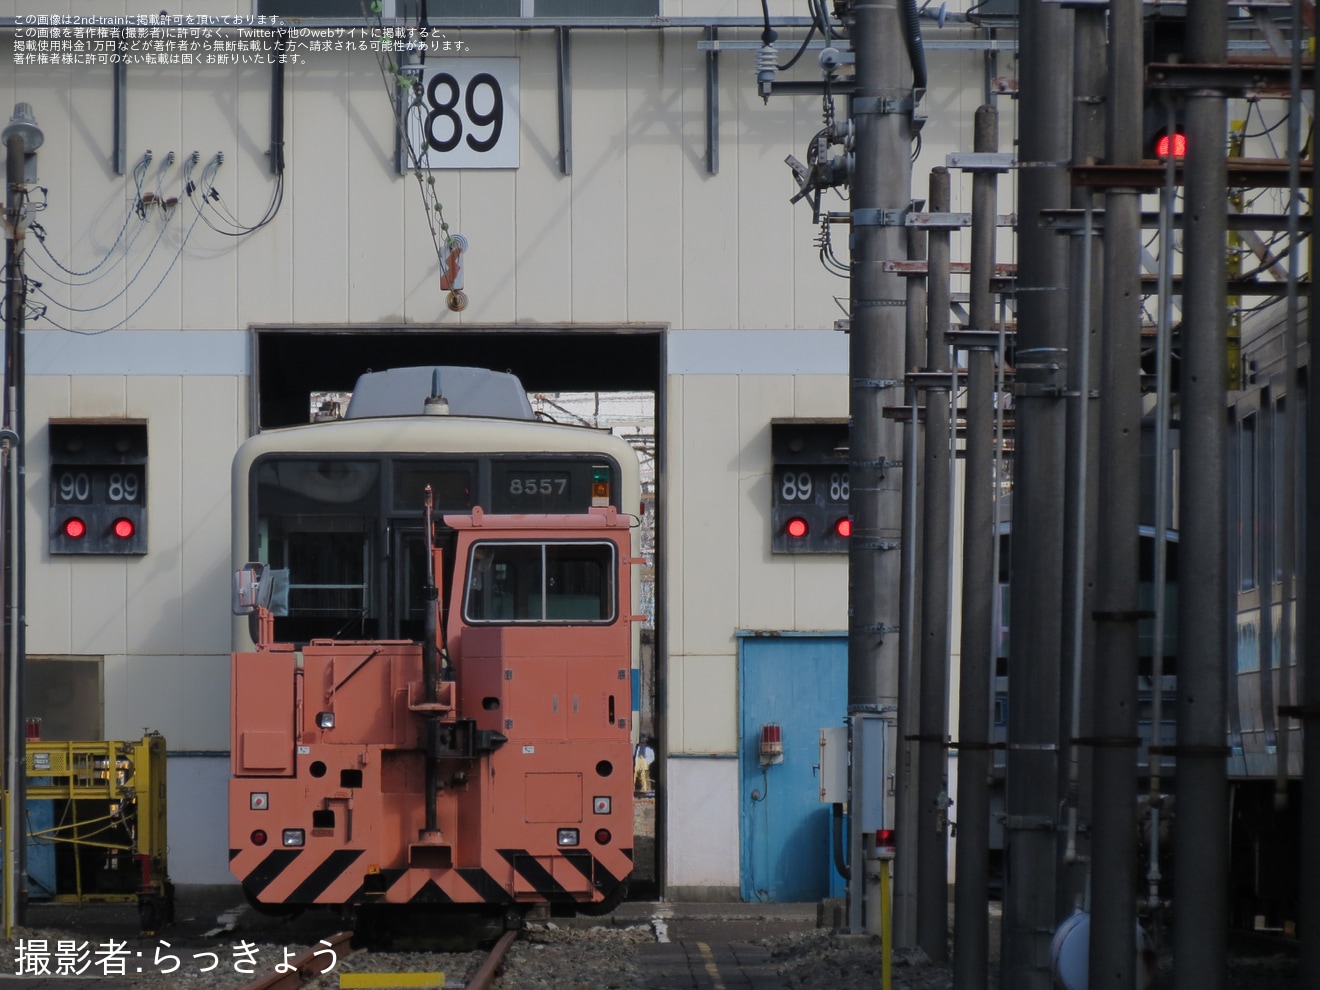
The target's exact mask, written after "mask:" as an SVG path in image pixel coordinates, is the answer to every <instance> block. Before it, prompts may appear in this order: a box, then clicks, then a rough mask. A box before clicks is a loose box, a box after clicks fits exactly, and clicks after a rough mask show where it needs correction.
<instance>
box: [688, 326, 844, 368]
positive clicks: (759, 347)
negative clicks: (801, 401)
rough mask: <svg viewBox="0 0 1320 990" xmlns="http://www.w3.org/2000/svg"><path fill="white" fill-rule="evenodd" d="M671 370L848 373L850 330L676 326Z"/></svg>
mask: <svg viewBox="0 0 1320 990" xmlns="http://www.w3.org/2000/svg"><path fill="white" fill-rule="evenodd" d="M665 339H666V342H667V346H666V360H667V370H668V372H669V374H671V375H846V374H847V373H848V335H847V334H846V333H842V332H840V331H838V330H675V331H672V332H670V333H669V334H667V335H666V338H665Z"/></svg>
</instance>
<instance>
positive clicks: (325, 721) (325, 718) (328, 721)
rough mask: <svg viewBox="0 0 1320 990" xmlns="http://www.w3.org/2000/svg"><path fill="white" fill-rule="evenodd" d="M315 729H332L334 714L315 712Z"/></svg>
mask: <svg viewBox="0 0 1320 990" xmlns="http://www.w3.org/2000/svg"><path fill="white" fill-rule="evenodd" d="M316 727H317V728H318V729H333V728H334V727H335V713H334V712H317V713H316Z"/></svg>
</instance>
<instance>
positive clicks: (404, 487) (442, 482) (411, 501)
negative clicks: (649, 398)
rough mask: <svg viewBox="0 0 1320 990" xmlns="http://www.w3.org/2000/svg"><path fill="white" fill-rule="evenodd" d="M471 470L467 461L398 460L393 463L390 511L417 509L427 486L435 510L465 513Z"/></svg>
mask: <svg viewBox="0 0 1320 990" xmlns="http://www.w3.org/2000/svg"><path fill="white" fill-rule="evenodd" d="M473 473H474V470H473V466H472V465H471V464H445V465H439V464H436V463H434V462H428V461H399V462H397V463H396V464H395V465H394V496H393V501H394V511H396V512H421V508H422V503H423V500H424V499H425V497H426V486H427V485H430V486H431V493H432V497H433V498H434V499H435V511H436V512H454V511H462V512H467V511H468V510H469V509H471V508H472V476H473Z"/></svg>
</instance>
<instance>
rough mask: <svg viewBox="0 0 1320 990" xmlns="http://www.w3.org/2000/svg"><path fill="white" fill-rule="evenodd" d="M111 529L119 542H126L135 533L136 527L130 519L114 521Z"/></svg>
mask: <svg viewBox="0 0 1320 990" xmlns="http://www.w3.org/2000/svg"><path fill="white" fill-rule="evenodd" d="M111 529H112V530H113V531H114V534H115V536H117V537H119V538H120V539H121V540H127V539H128V538H129V537H131V536H132V535H133V534H134V533H136V532H137V527H136V526H134V525H133V520H132V519H116V520H115V524H114V526H112V527H111Z"/></svg>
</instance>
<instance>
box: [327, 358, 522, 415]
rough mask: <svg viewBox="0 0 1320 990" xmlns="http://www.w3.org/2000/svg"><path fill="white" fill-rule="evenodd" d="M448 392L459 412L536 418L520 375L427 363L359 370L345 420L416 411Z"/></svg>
mask: <svg viewBox="0 0 1320 990" xmlns="http://www.w3.org/2000/svg"><path fill="white" fill-rule="evenodd" d="M433 395H435V396H443V397H444V398H445V400H446V401H447V402H448V410H449V413H450V414H452V415H456V416H496V417H500V418H503V419H522V420H530V419H532V404H531V403H530V402H528V401H527V393H526V392H525V391H524V390H523V387H522V382H520V381H519V380H518V378H517V376H515V375H512V374H510V373H508V372H506V371H491V370H489V369H487V368H461V367H457V366H455V365H426V366H423V367H416V368H391V369H389V370H388V371H369V372H367V373H366V374H365V375H360V376H359V377H358V380H357V384H356V385H354V386H353V398H352V399H351V400H350V401H349V403H348V410H347V412H345V414H344V416H345V418H346V419H369V418H373V417H377V416H416V415H417V414H418V413H421V412H423V411H425V409H426V403H427V399H428V397H430V396H433Z"/></svg>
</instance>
